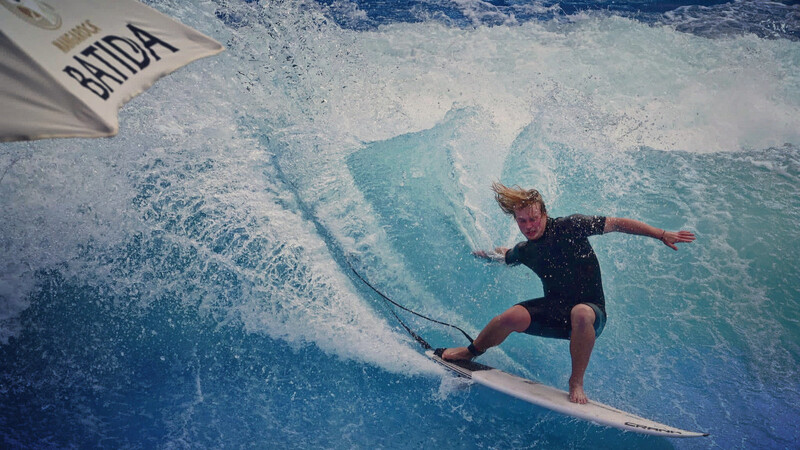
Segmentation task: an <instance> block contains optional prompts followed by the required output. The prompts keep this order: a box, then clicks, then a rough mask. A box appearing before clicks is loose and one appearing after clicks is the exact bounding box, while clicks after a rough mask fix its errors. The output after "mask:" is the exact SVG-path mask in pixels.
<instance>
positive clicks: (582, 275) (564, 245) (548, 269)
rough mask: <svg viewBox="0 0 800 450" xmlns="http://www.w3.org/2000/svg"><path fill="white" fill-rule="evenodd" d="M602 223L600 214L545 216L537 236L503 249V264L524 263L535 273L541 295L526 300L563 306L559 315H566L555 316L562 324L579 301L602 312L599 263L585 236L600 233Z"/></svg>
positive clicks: (602, 297) (603, 310)
mask: <svg viewBox="0 0 800 450" xmlns="http://www.w3.org/2000/svg"><path fill="white" fill-rule="evenodd" d="M605 225H606V218H605V217H603V216H585V215H581V214H574V215H571V216H568V217H559V218H556V219H554V218H551V217H548V218H547V225H546V227H545V230H544V233H543V234H542V236H541V237H540V238H539V239H537V240H535V241H532V240H528V241H525V242H520V243H519V244H517V245H516V246H514V248H513V249H511V250H509V251H508V252H507V253H506V258H505V262H506V264H509V265H516V264H524V265H526V266H528V267H529V268H530V269H531V270H533V271H534V272H535V273H536V275H538V276H539V278H540V279H541V280H542V286H543V288H544V298H542V299H536V300H531V301H529V302H533V301H544V302H545V303H548V304H550V305H551V306H552V307H556V306H557V305H558V306H560V307H559V308H558V309H563V313H562V315H563V314H566V316H567V317H564V318H563V319H561V320H559V322H563V325H562V326H566V325H568V323H567V322H565V321H567V320H568V317H569V312H568V311H569V309H571V307H572V306H575V305H577V304H579V303H593V304H595V305H597V306H598V307H599V308H600V309H601V310H602V312H603V314H605V296H604V294H603V281H602V280H601V278H600V263H599V262H598V261H597V256H596V255H595V253H594V250H593V249H592V246H591V244H589V239H588V237H589V236H592V235H597V234H603V229H604V228H605ZM542 305H543V306H544V303H542ZM529 311H531V308H529ZM531 314H532V317H533V316H534V315H535V314H534V312H533V311H531ZM548 315H549V314H548ZM534 319H535V318H534ZM548 319H555V318H554V317H551V318H548ZM548 321H549V320H548ZM552 325H553V326H555V325H556V324H555V323H553V324H552ZM536 334H540V333H536Z"/></svg>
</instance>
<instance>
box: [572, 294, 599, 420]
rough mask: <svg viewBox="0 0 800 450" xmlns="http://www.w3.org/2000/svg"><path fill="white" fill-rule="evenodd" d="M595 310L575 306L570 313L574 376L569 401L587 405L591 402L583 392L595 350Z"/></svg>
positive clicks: (585, 306)
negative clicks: (585, 377)
mask: <svg viewBox="0 0 800 450" xmlns="http://www.w3.org/2000/svg"><path fill="white" fill-rule="evenodd" d="M595 318H596V314H595V312H594V310H593V309H592V308H591V307H590V306H588V305H584V304H580V305H575V307H574V308H572V312H571V313H570V319H571V320H572V335H571V336H570V340H569V352H570V355H572V375H571V376H570V377H569V400H570V401H571V402H574V403H581V404H585V403H587V402H588V401H589V399H588V398H587V397H586V393H585V392H584V391H583V375H584V374H585V373H586V368H587V367H588V366H589V357H590V356H591V355H592V348H594V340H595V331H594V321H595Z"/></svg>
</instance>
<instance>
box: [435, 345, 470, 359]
mask: <svg viewBox="0 0 800 450" xmlns="http://www.w3.org/2000/svg"><path fill="white" fill-rule="evenodd" d="M472 358H473V356H472V353H470V352H469V350H467V347H455V348H448V349H446V350H445V351H444V353H442V359H444V360H447V361H460V360H470V359H472Z"/></svg>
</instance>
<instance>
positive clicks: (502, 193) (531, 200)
mask: <svg viewBox="0 0 800 450" xmlns="http://www.w3.org/2000/svg"><path fill="white" fill-rule="evenodd" d="M492 190H493V191H494V193H495V195H494V199H495V200H497V204H499V205H500V209H502V210H503V212H504V213H506V214H509V215H512V216H513V215H514V211H516V210H517V209H520V208H525V207H528V206H531V205H538V206H539V210H540V211H541V213H542V214H547V208H545V206H544V199H542V194H540V193H539V191H537V190H536V189H522V188H521V187H519V186H518V185H516V184H515V185H514V186H513V187H507V186H505V185H503V184H502V183H500V182H494V183H492Z"/></svg>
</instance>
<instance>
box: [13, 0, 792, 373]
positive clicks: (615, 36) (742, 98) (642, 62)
mask: <svg viewBox="0 0 800 450" xmlns="http://www.w3.org/2000/svg"><path fill="white" fill-rule="evenodd" d="M156 6H159V5H156ZM161 7H163V8H165V9H166V12H168V13H170V14H172V15H174V16H176V17H178V18H179V19H181V20H182V21H184V22H185V23H187V24H189V25H192V26H195V27H196V28H199V29H201V30H202V31H204V32H206V33H208V34H210V35H211V36H212V37H215V38H216V39H218V40H220V41H221V42H223V43H225V44H226V45H227V47H228V51H227V52H226V53H224V54H223V55H220V56H219V57H217V58H214V59H211V60H209V61H201V62H198V63H195V64H193V65H192V66H190V67H188V68H186V69H184V70H182V71H179V72H178V73H176V74H175V75H173V76H171V77H169V78H168V79H165V80H162V81H160V82H159V83H158V84H157V85H156V86H155V87H154V88H153V89H151V91H150V92H148V93H146V94H144V95H142V96H141V97H139V98H138V99H136V100H134V101H133V102H131V104H130V105H128V106H127V107H126V108H125V109H124V111H123V114H122V116H123V132H122V133H121V135H120V136H119V137H117V138H114V139H112V140H98V141H86V140H80V141H78V140H71V141H58V142H54V141H53V142H40V143H32V144H13V145H12V144H4V145H3V152H2V156H0V157H1V158H2V161H1V162H0V167H2V168H4V169H5V168H8V170H7V171H6V175H5V176H4V179H3V180H2V182H0V192H2V194H3V195H2V197H1V198H2V200H1V201H2V207H3V218H2V219H1V220H2V221H3V229H4V230H8V232H6V231H4V235H3V239H4V240H3V251H4V254H5V255H15V258H16V259H14V260H11V258H9V257H8V256H6V257H5V258H4V261H3V264H2V279H3V286H4V287H3V288H2V292H0V295H3V301H4V304H5V305H7V306H5V307H4V309H3V310H2V312H1V314H2V316H0V320H2V321H3V322H2V324H1V326H2V327H3V332H2V334H0V336H4V340H7V339H8V337H9V336H13V335H14V334H15V333H18V330H16V329H15V328H14V326H15V325H13V323H14V320H15V318H16V317H18V316H19V314H21V312H22V311H23V310H24V309H25V307H26V305H27V303H26V301H27V300H26V298H27V295H28V293H29V292H30V289H31V287H32V285H33V280H34V277H33V274H35V273H36V271H37V270H41V269H46V268H50V267H57V266H59V265H63V264H64V263H67V265H66V267H67V269H64V268H63V267H62V268H61V270H66V272H67V273H69V274H71V276H74V277H79V278H83V279H92V278H97V279H100V280H103V282H104V283H108V284H109V285H111V286H117V287H118V288H117V292H119V293H125V292H127V291H129V290H130V289H134V288H135V289H136V290H137V292H143V294H142V298H144V300H142V301H143V304H144V305H146V304H147V302H148V300H147V298H150V299H152V298H154V296H157V295H158V292H160V291H163V290H168V291H170V292H179V291H180V290H181V289H182V287H181V286H180V285H181V284H185V283H188V282H190V280H189V279H183V280H178V281H177V282H175V283H172V284H171V283H170V281H169V280H161V281H156V282H152V281H149V280H148V279H147V278H146V277H145V275H144V273H145V272H146V271H148V270H150V269H141V270H142V272H137V271H133V272H132V273H129V274H128V275H126V277H127V278H125V279H119V278H118V277H116V276H115V275H114V274H111V273H107V266H106V265H105V264H103V263H102V261H101V260H102V258H100V257H98V256H97V255H105V254H108V253H113V252H115V251H117V250H116V249H117V248H119V246H121V245H123V244H124V243H125V242H126V240H127V239H130V238H131V236H134V235H136V234H141V233H144V235H145V236H148V235H154V234H158V235H159V236H163V237H164V239H166V240H168V241H169V242H170V243H172V244H174V245H177V246H178V247H179V248H181V249H182V251H185V252H190V253H193V252H196V254H197V255H199V256H196V257H195V259H194V260H192V262H191V263H190V264H196V266H195V267H192V268H190V270H189V271H188V272H187V273H196V272H199V273H204V272H208V273H210V272H211V271H212V269H211V268H210V267H212V266H211V262H213V263H214V264H217V265H218V266H222V267H225V268H227V270H230V271H232V272H234V273H235V275H236V276H237V277H239V279H240V280H241V281H242V282H243V283H244V284H245V285H246V289H245V294H243V295H242V297H241V298H238V299H224V296H225V294H224V292H223V291H222V290H220V289H219V288H217V287H213V286H212V287H203V286H201V288H200V291H199V292H198V293H195V294H193V295H192V296H191V298H189V299H187V302H189V303H192V304H197V305H199V310H201V311H222V312H223V314H222V316H225V317H223V318H222V320H223V323H227V322H228V321H230V322H239V323H242V324H243V325H244V326H245V328H246V329H248V330H249V331H251V332H263V333H266V334H268V335H270V336H274V337H276V338H279V339H283V340H286V341H288V342H297V343H308V342H311V343H314V344H315V345H318V346H319V347H320V348H323V349H325V350H326V351H329V352H332V353H336V354H340V355H342V356H344V357H348V358H365V359H367V360H370V361H371V362H374V363H375V364H378V365H381V366H384V367H387V368H390V369H392V370H403V371H405V370H409V371H412V372H413V371H419V370H427V369H422V367H423V364H422V363H421V362H420V360H419V358H418V357H416V356H414V355H416V353H415V352H413V351H412V350H411V346H410V344H409V343H408V342H407V340H406V339H405V338H401V337H400V335H398V334H397V332H396V331H394V330H395V328H393V327H392V326H390V325H388V324H387V323H386V321H385V319H383V318H381V317H379V316H378V315H377V314H375V313H374V312H373V311H372V308H371V307H370V306H369V304H370V303H369V301H368V300H365V299H363V298H360V297H359V296H358V295H357V294H356V293H355V292H354V291H353V287H352V285H351V282H350V281H349V280H348V278H347V277H345V276H344V275H343V274H342V273H341V271H340V269H339V268H338V267H337V264H336V262H335V260H334V258H333V257H332V256H331V254H330V252H329V251H328V250H327V249H326V247H325V245H324V240H323V238H322V237H321V236H320V235H319V234H318V231H317V230H316V229H315V227H314V225H313V224H312V223H310V222H309V221H308V220H307V218H305V217H303V213H302V212H300V211H299V209H300V208H299V206H298V205H297V204H296V203H295V200H294V199H293V195H294V194H292V193H287V192H286V185H284V184H282V183H283V182H284V181H290V182H292V183H294V186H293V188H292V189H293V190H294V193H296V194H297V195H298V196H299V198H300V200H301V202H302V203H303V204H304V205H305V207H307V208H308V213H310V214H311V215H312V216H313V217H314V219H315V220H317V221H319V223H320V224H321V225H322V226H323V227H324V229H325V230H327V232H328V233H330V235H331V236H332V238H333V239H334V241H335V242H336V243H338V244H339V245H340V246H341V248H342V249H343V250H344V251H345V252H346V253H356V254H359V255H362V258H363V259H364V260H365V261H366V262H368V263H370V264H372V265H373V267H379V268H380V269H376V271H373V272H368V275H374V276H376V277H381V279H379V281H380V282H382V283H383V285H385V286H388V287H390V288H398V289H400V288H401V287H404V286H410V287H406V288H405V289H408V290H409V291H410V292H411V293H412V294H413V297H414V298H416V299H417V300H416V301H418V302H419V303H420V304H423V303H424V304H426V305H429V306H428V307H429V308H430V310H431V311H433V312H444V311H445V310H446V309H447V308H446V306H445V305H442V304H441V303H439V301H438V300H436V299H432V298H430V296H428V295H426V293H425V292H424V288H423V287H421V286H419V285H418V284H416V283H415V280H414V279H413V277H409V276H407V275H406V274H405V270H404V262H403V260H402V258H399V257H397V256H396V255H394V250H393V249H392V248H391V247H390V246H388V245H386V244H385V242H384V241H385V239H384V235H383V232H382V231H381V226H380V224H379V223H378V222H377V221H375V220H374V218H373V217H372V214H371V212H370V211H371V210H370V206H369V205H368V204H367V203H366V202H365V201H364V199H363V198H362V195H361V194H360V192H359V191H358V188H357V187H356V186H355V185H354V183H353V181H352V177H351V176H350V175H349V173H348V170H347V167H346V164H345V162H344V161H345V158H346V157H347V156H348V155H349V154H351V153H353V152H355V151H358V150H359V149H360V148H361V147H362V146H363V144H364V143H367V142H373V141H381V140H387V139H390V138H392V137H395V136H398V135H402V134H406V133H410V132H415V131H420V130H424V129H428V128H432V127H434V126H435V125H437V124H438V123H440V122H441V121H442V120H443V119H444V118H445V117H446V115H447V114H448V113H449V112H451V111H456V110H459V109H463V108H467V109H469V110H472V111H476V115H475V116H474V119H473V121H474V123H475V127H474V130H473V131H474V132H465V133H462V134H461V135H459V136H458V137H456V138H455V139H454V140H453V142H452V143H451V144H450V148H452V149H453V150H454V151H455V153H454V155H455V162H456V166H455V167H456V170H457V172H458V176H457V178H458V180H459V183H461V184H462V185H463V186H464V192H465V203H466V205H465V208H466V209H468V210H470V212H471V213H472V215H473V216H474V217H476V218H478V220H477V221H478V226H477V230H478V231H477V232H476V235H475V236H474V237H471V239H473V241H474V242H475V244H474V245H485V244H486V243H487V242H496V241H502V240H503V239H508V236H509V235H510V234H511V233H512V231H513V230H511V231H508V232H506V231H497V230H498V228H497V226H496V224H495V223H494V222H493V220H496V219H493V218H492V217H496V216H494V215H493V214H491V213H489V211H490V210H491V209H490V208H491V199H490V198H488V197H487V196H486V195H485V186H486V185H487V184H488V181H489V180H491V179H497V178H499V177H500V175H501V171H502V162H503V161H505V160H506V158H507V156H508V154H509V153H510V152H511V151H512V149H513V143H514V142H515V140H516V139H517V138H518V137H519V135H520V133H521V132H522V130H524V129H525V128H526V127H528V126H530V125H531V124H535V125H536V126H537V127H538V129H537V130H536V134H537V136H541V142H542V146H543V150H544V151H547V150H548V148H547V146H548V145H553V143H557V144H559V145H562V146H566V147H569V148H574V149H579V150H582V151H588V152H592V153H595V154H599V155H602V154H606V153H610V154H614V153H617V152H619V151H622V150H631V149H636V148H639V147H640V146H648V147H652V148H656V149H661V150H685V151H690V152H714V151H732V150H741V149H749V148H756V149H760V148H766V147H770V146H775V145H782V144H783V143H785V142H789V143H798V142H800V134H798V133H799V132H798V130H800V114H798V113H799V112H800V110H799V108H800V107H799V106H798V105H800V87H799V86H800V83H798V82H797V81H798V80H797V76H798V75H797V72H796V70H794V69H795V68H796V67H797V65H798V60H799V59H800V56H799V55H800V49H798V45H797V44H796V43H793V42H789V41H782V40H776V41H766V40H761V39H757V38H754V37H748V36H745V37H738V38H731V39H723V40H709V39H705V38H701V37H697V36H692V35H689V34H683V33H680V32H676V31H674V30H673V29H671V28H669V27H651V26H647V25H643V24H641V23H637V22H635V21H632V20H628V19H623V18H618V17H616V18H615V17H600V18H598V17H592V16H586V17H575V18H574V21H572V22H571V23H545V24H538V23H525V24H522V25H513V26H495V27H485V26H479V27H476V28H473V29H458V28H451V27H447V26H444V25H441V24H437V23H416V24H395V25H390V26H384V27H381V28H379V29H377V30H374V31H367V32H356V31H351V30H344V29H340V28H339V27H337V26H336V25H335V24H333V23H331V22H330V21H328V20H326V18H325V17H324V16H322V14H321V13H320V12H319V11H314V10H313V9H309V8H306V7H304V6H303V5H302V4H300V3H293V2H285V3H282V4H280V5H274V6H273V5H271V6H268V7H267V6H264V7H259V6H256V5H247V4H231V5H229V4H227V3H223V2H221V3H220V4H219V5H214V4H210V3H203V4H202V5H201V6H200V7H196V6H195V5H194V4H191V3H189V2H185V3H180V2H178V3H174V4H170V5H167V6H163V5H162V6H161ZM221 11H222V12H224V13H225V14H227V16H225V17H226V20H227V21H228V24H227V25H224V26H223V25H222V24H221V22H220V19H218V18H216V17H215V15H216V16H218V17H219V16H224V15H225V14H220V12H221ZM354 13H357V12H354ZM750 67H757V68H758V70H753V69H750ZM197 86H201V87H202V88H201V89H198V88H197ZM26 152H27V153H26ZM21 153H26V155H29V156H26V157H25V158H24V159H20V158H18V155H19V154H21ZM15 158H17V159H18V161H17V162H16V163H14V164H13V165H12V161H14V160H15ZM273 163H275V164H277V167H279V168H280V171H282V172H283V174H282V175H281V174H279V173H278V172H277V171H276V170H275V168H274V167H272V166H271V165H272V164H273ZM159 165H163V167H162V166H159ZM151 178H152V179H151ZM265 178H266V179H265ZM545 188H546V189H552V190H553V196H554V197H555V198H556V199H557V197H558V192H559V191H558V187H557V186H555V185H554V186H550V187H545ZM144 190H146V191H147V192H148V194H147V195H146V196H142V195H141V194H142V192H143V191H144ZM137 198H139V200H140V201H138V203H134V201H135V200H136V199H137ZM132 204H133V205H132ZM197 211H202V212H203V213H204V216H203V217H200V216H198V217H200V221H199V222H198V223H194V222H192V220H193V219H192V217H193V214H195V213H196V212H197ZM481 218H483V219H481ZM26 224H27V225H26ZM237 229H243V230H244V232H243V233H242V234H243V235H247V237H243V238H242V240H241V241H238V242H237V243H234V244H229V245H228V246H227V247H224V248H223V249H222V250H215V249H214V246H213V242H214V241H215V240H218V239H221V238H223V237H227V236H229V235H230V234H231V233H234V230H237ZM255 240H258V241H259V242H262V241H263V242H265V246H266V247H265V248H264V249H263V253H262V254H263V255H270V256H264V258H265V259H264V260H261V261H257V262H256V263H255V267H254V268H242V267H241V263H240V262H237V261H238V259H237V258H238V257H242V255H243V254H244V253H247V252H246V250H245V249H247V248H248V247H247V246H248V245H249V244H250V243H252V242H253V241H255ZM88 243H92V244H93V245H95V246H96V247H97V249H96V250H94V251H90V252H89V254H88V256H80V255H82V254H81V249H83V248H85V247H86V246H87V244H88ZM86 260H89V261H90V262H89V263H87V262H86ZM283 264H286V265H287V267H289V269H287V271H280V270H278V271H277V272H275V273H274V275H272V276H270V275H268V274H269V273H270V272H269V271H270V270H277V268H278V267H283V266H282V265H283ZM70 268H72V269H70ZM137 270H138V269H137ZM153 270H155V269H153ZM150 271H152V270H150ZM376 272H377V273H376ZM287 273H291V274H292V275H291V276H290V277H289V278H282V277H285V276H286V274H287ZM265 274H267V275H265ZM301 275H302V276H301ZM153 284H155V286H156V287H152V285H153ZM204 289H205V290H206V292H203V290H204ZM9 293H10V294H9ZM310 299H313V302H311V303H310V302H309V300H310ZM226 302H227V303H226ZM309 322H310V323H312V324H314V326H315V327H316V328H314V329H311V328H310V327H308V326H307V325H308V323H309ZM379 348H384V349H385V348H389V349H391V353H392V354H393V355H397V356H396V360H394V361H390V362H386V359H385V358H384V357H378V356H377V355H376V350H377V349H379ZM409 361H416V362H414V363H410V362H409ZM425 367H427V366H425Z"/></svg>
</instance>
